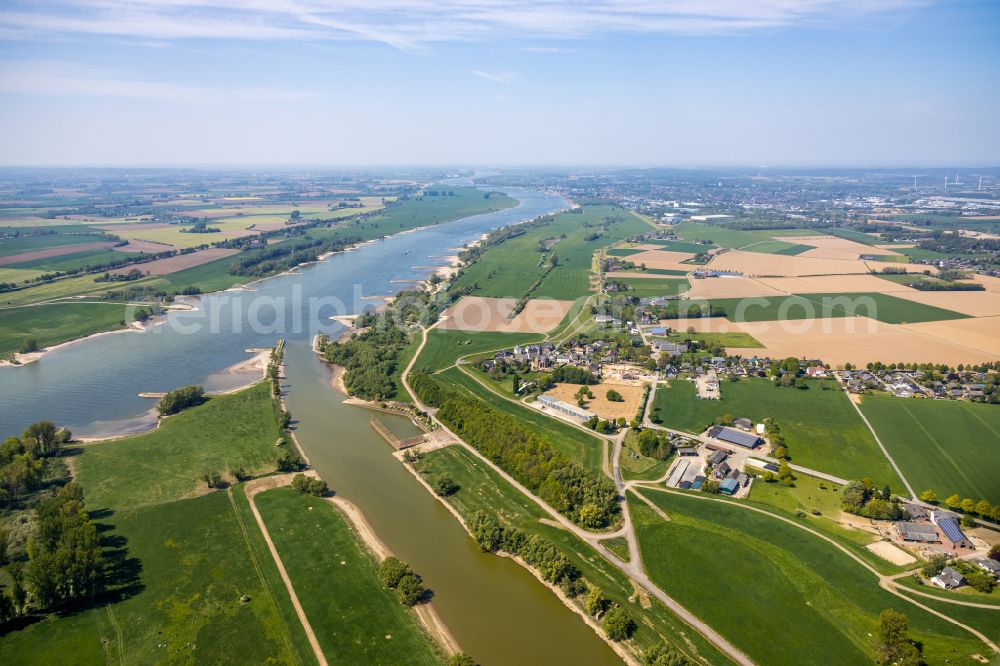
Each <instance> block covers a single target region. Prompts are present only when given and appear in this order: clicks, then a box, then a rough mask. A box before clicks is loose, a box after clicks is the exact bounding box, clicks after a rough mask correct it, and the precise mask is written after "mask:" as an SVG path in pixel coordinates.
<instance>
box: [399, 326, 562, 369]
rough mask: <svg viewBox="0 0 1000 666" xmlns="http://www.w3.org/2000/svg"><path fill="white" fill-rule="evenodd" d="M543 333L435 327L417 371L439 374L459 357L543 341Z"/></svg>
mask: <svg viewBox="0 0 1000 666" xmlns="http://www.w3.org/2000/svg"><path fill="white" fill-rule="evenodd" d="M542 338H544V336H543V335H542V334H540V333H494V332H492V331H472V332H469V331H455V330H447V329H443V328H435V329H432V330H430V331H428V332H427V344H426V345H425V346H424V350H423V351H422V352H421V353H420V356H419V357H417V362H416V363H415V364H414V366H413V369H414V370H422V371H430V372H436V371H438V370H441V369H443V368H447V367H448V366H449V365H453V364H454V363H455V360H456V359H457V358H458V357H459V356H468V355H469V354H478V353H480V352H486V351H490V350H493V349H504V348H507V347H513V346H514V345H519V344H524V343H527V342H541V340H542Z"/></svg>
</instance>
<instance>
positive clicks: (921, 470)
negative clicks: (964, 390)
mask: <svg viewBox="0 0 1000 666" xmlns="http://www.w3.org/2000/svg"><path fill="white" fill-rule="evenodd" d="M861 411H862V412H864V415H865V416H866V417H867V418H868V420H869V421H870V422H871V424H872V427H874V428H875V432H877V433H878V436H879V438H880V439H881V440H882V443H883V444H885V447H886V448H887V449H888V450H889V453H890V454H891V455H892V457H893V459H894V460H895V461H896V464H898V465H899V467H900V469H901V470H902V472H903V475H904V476H906V478H907V480H908V481H909V482H910V485H912V486H913V487H914V490H916V491H917V492H922V491H924V490H927V489H931V490H934V492H936V493H937V495H938V497H939V498H941V499H942V500H943V499H944V498H946V497H949V496H951V495H953V494H958V495H959V496H961V497H962V498H966V497H969V498H971V499H973V500H974V501H977V502H978V501H979V500H980V499H985V500H988V501H989V502H991V503H993V504H996V503H1000V484H998V483H997V480H996V471H997V470H998V469H1000V447H997V442H1000V409H998V408H997V406H996V405H983V404H976V403H970V402H964V401H951V400H906V399H902V398H894V397H891V396H885V395H866V396H864V398H863V400H862V403H861Z"/></svg>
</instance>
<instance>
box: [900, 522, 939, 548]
mask: <svg viewBox="0 0 1000 666" xmlns="http://www.w3.org/2000/svg"><path fill="white" fill-rule="evenodd" d="M896 533H897V534H899V538H900V539H901V540H902V541H913V542H916V543H941V537H939V536H938V533H937V530H936V529H934V526H933V525H931V524H930V523H911V522H907V521H903V520H901V521H899V522H897V523H896Z"/></svg>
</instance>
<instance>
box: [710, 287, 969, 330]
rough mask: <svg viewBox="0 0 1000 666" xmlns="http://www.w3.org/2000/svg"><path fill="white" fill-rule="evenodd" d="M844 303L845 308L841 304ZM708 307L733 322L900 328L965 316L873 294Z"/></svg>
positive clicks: (774, 299)
mask: <svg viewBox="0 0 1000 666" xmlns="http://www.w3.org/2000/svg"><path fill="white" fill-rule="evenodd" d="M844 301H846V302H847V304H845V303H844ZM711 304H712V305H718V306H721V307H722V308H724V309H725V310H726V318H727V319H729V320H730V321H736V322H762V321H788V320H799V319H812V318H815V317H819V318H826V317H850V316H857V315H864V316H867V317H870V318H873V319H877V320H878V321H881V322H885V323H887V324H903V323H915V322H926V321H941V320H947V319H964V318H965V317H967V316H968V315H964V314H962V313H960V312H953V311H951V310H945V309H943V308H938V307H934V306H932V305H925V304H923V303H917V302H915V301H910V300H907V299H904V298H897V297H896V296H892V295H890V294H881V293H877V292H857V293H849V294H847V293H828V294H822V293H820V294H808V295H793V296H784V297H777V296H776V297H756V298H752V299H746V300H745V299H738V298H732V299H717V300H713V301H711Z"/></svg>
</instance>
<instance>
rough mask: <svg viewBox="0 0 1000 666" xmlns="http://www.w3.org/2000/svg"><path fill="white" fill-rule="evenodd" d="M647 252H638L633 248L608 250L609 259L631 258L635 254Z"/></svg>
mask: <svg viewBox="0 0 1000 666" xmlns="http://www.w3.org/2000/svg"><path fill="white" fill-rule="evenodd" d="M643 252H645V250H636V249H635V248H631V247H615V248H611V249H610V250H608V256H609V257H631V256H632V255H633V254H642V253H643Z"/></svg>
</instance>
